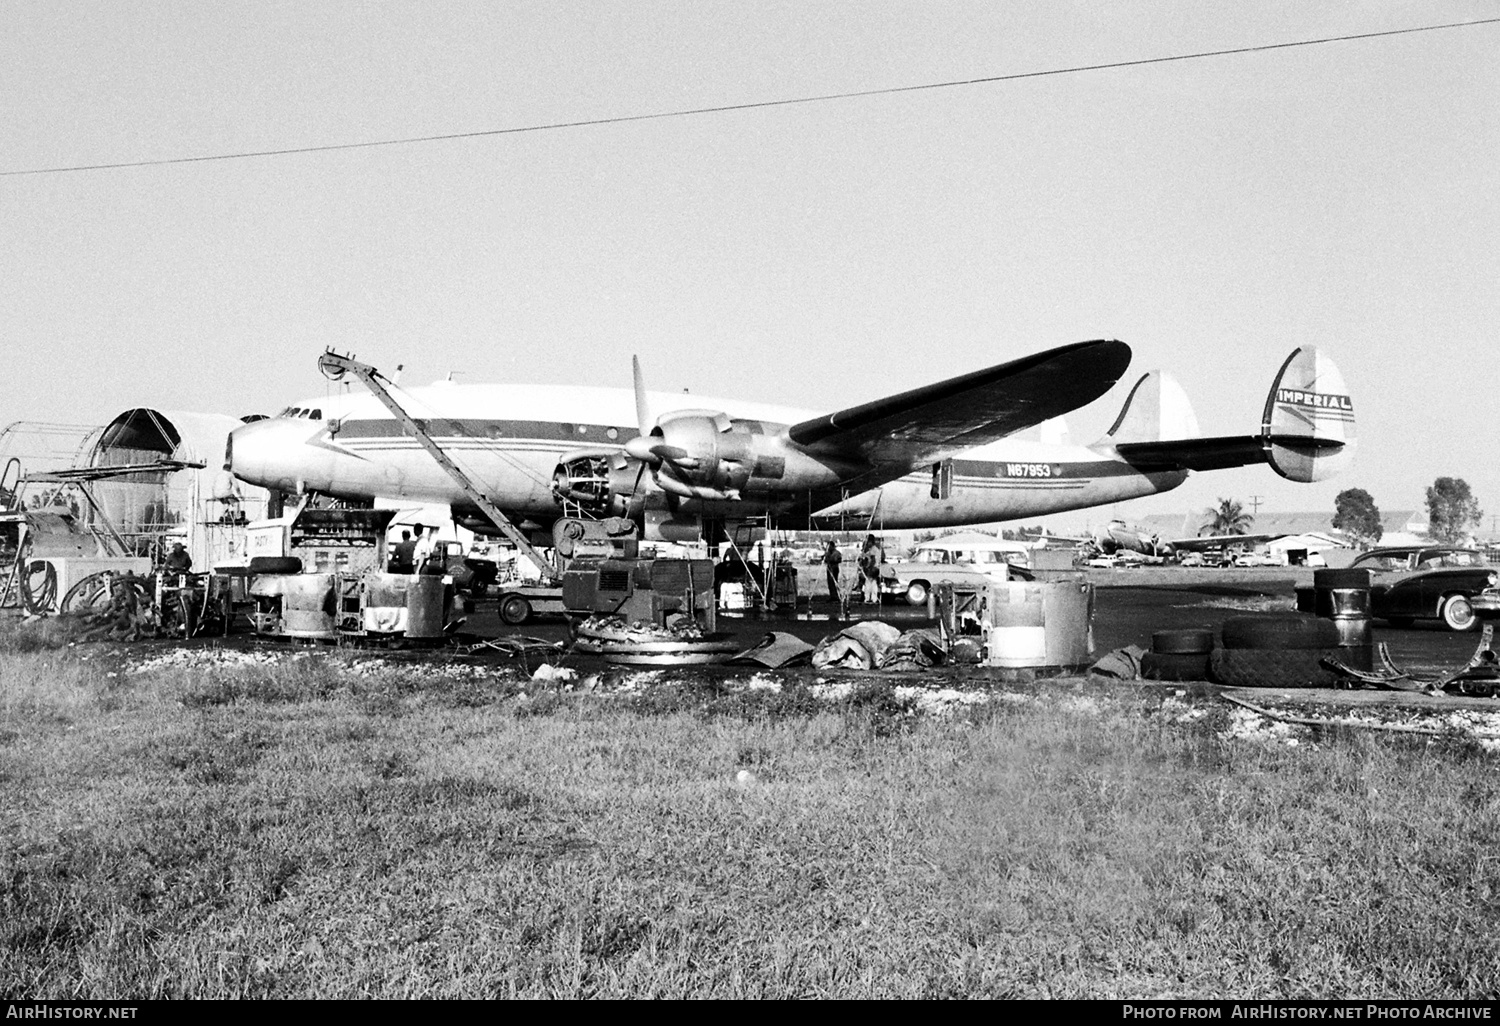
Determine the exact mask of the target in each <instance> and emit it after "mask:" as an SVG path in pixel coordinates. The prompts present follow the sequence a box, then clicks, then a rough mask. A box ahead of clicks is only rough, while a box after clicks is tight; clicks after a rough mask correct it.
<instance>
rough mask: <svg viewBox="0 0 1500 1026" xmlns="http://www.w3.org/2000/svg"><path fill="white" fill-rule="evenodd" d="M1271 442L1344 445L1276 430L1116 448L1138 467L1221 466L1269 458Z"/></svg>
mask: <svg viewBox="0 0 1500 1026" xmlns="http://www.w3.org/2000/svg"><path fill="white" fill-rule="evenodd" d="M1270 444H1278V445H1286V446H1290V447H1293V448H1296V449H1297V450H1299V451H1300V450H1305V449H1329V450H1337V449H1342V448H1343V447H1344V443H1343V442H1338V441H1332V440H1329V439H1322V438H1308V437H1305V436H1296V437H1294V436H1282V435H1277V434H1265V435H1238V436H1228V437H1222V438H1179V439H1175V440H1169V441H1162V442H1120V443H1118V444H1116V445H1115V452H1117V453H1119V454H1120V458H1121V459H1123V460H1125V461H1126V462H1128V463H1129V464H1130V465H1131V466H1134V467H1138V468H1140V469H1141V470H1224V469H1225V468H1227V467H1243V466H1246V465H1247V464H1250V463H1266V462H1268V461H1269V458H1270V457H1269V453H1270V448H1269V445H1270Z"/></svg>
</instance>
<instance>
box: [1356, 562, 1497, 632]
mask: <svg viewBox="0 0 1500 1026" xmlns="http://www.w3.org/2000/svg"><path fill="white" fill-rule="evenodd" d="M1349 568H1350V569H1351V570H1369V571H1371V572H1372V574H1373V577H1372V581H1371V585H1370V614H1371V615H1372V616H1377V617H1379V618H1380V619H1382V620H1385V621H1386V622H1387V623H1389V624H1390V625H1391V626H1393V627H1408V626H1410V625H1411V624H1412V622H1413V621H1415V620H1424V619H1436V620H1441V621H1442V622H1443V624H1444V625H1445V626H1446V627H1447V628H1448V629H1449V630H1453V631H1468V630H1473V629H1474V628H1475V627H1477V626H1478V625H1479V617H1478V615H1477V614H1476V612H1475V600H1476V599H1477V598H1478V596H1479V595H1480V594H1481V593H1482V592H1484V591H1485V590H1486V589H1488V588H1494V587H1495V586H1496V585H1497V584H1500V573H1497V572H1496V569H1495V568H1494V567H1492V566H1490V565H1489V563H1487V562H1486V561H1485V557H1484V553H1482V552H1480V551H1479V550H1478V549H1466V548H1459V547H1456V546H1451V545H1420V546H1405V547H1400V548H1384V549H1371V550H1370V551H1369V552H1365V553H1362V554H1360V555H1359V556H1358V557H1356V558H1355V560H1354V562H1353V563H1351V564H1349Z"/></svg>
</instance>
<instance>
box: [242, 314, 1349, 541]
mask: <svg viewBox="0 0 1500 1026" xmlns="http://www.w3.org/2000/svg"><path fill="white" fill-rule="evenodd" d="M1129 362H1130V348H1129V347H1128V346H1127V345H1125V344H1124V343H1123V342H1117V341H1094V342H1080V343H1075V344H1072V345H1067V346H1062V347H1059V348H1057V349H1052V350H1048V351H1046V352H1043V353H1039V354H1036V355H1034V356H1028V357H1024V358H1022V359H1019V360H1012V361H1010V362H1008V363H1003V364H998V365H996V366H993V367H989V368H986V369H984V370H979V371H975V372H973V373H970V374H965V375H962V376H960V377H956V378H951V379H949V380H946V381H941V382H938V383H936V384H932V385H927V386H924V387H922V388H917V389H913V390H911V391H908V392H903V393H901V394H899V395H894V396H890V397H888V398H885V399H879V400H876V401H874V402H869V403H864V404H862V405H859V406H853V407H849V408H847V409H843V410H839V411H837V412H835V413H823V414H819V413H814V412H810V411H803V410H792V409H787V408H783V407H774V406H768V405H764V404H757V403H749V402H744V401H739V400H727V399H725V400H717V399H706V398H703V397H697V396H684V395H675V394H662V393H649V392H647V391H646V390H645V388H644V386H643V383H642V381H641V377H640V373H639V366H638V365H637V368H636V378H635V388H634V390H627V389H604V388H586V387H577V388H570V387H558V386H541V385H459V384H452V383H440V384H437V385H434V386H431V387H427V388H417V389H411V390H409V391H401V390H394V393H395V394H396V395H397V397H398V398H399V399H400V400H401V402H402V404H403V406H404V407H405V409H406V410H407V412H408V413H409V414H410V415H411V416H412V417H414V418H417V419H418V420H419V421H420V422H422V423H423V424H424V425H425V429H426V430H427V432H428V433H429V434H430V435H431V436H432V437H433V438H434V439H435V440H436V441H437V442H438V444H439V445H441V447H442V448H443V450H444V451H445V452H446V453H447V454H448V455H449V456H451V457H452V459H453V460H454V461H455V462H456V463H458V464H459V465H460V466H461V467H462V468H463V469H464V471H465V472H466V473H467V474H468V475H469V476H470V477H471V478H472V479H473V480H474V481H475V482H477V483H478V484H479V486H480V487H481V489H482V490H483V491H484V493H485V496H486V498H487V499H488V500H489V501H490V502H491V503H493V504H494V505H495V506H498V507H499V508H500V509H501V510H503V511H504V512H505V514H506V515H507V516H508V517H509V518H511V519H512V521H513V522H515V523H517V524H522V523H529V524H531V525H532V526H533V527H535V528H538V529H545V528H547V527H548V526H549V525H550V524H551V523H552V522H553V521H555V520H556V519H558V518H559V517H562V516H568V515H582V516H595V517H604V516H625V517H630V518H632V519H635V520H636V521H637V522H639V523H641V524H642V526H643V528H644V533H645V537H647V538H648V539H664V540H690V539H697V538H699V537H703V538H706V539H708V540H709V541H717V540H719V539H720V538H722V537H723V534H724V531H725V528H726V526H729V525H734V524H737V523H743V522H747V521H751V520H755V519H757V518H767V519H768V520H769V522H770V526H773V527H778V528H782V529H796V528H808V527H827V526H830V525H833V526H840V525H842V526H847V527H859V528H860V529H864V528H866V527H868V528H871V529H901V528H923V527H948V526H956V525H961V524H973V523H989V522H995V521H1004V520H1013V519H1017V518H1023V517H1031V516H1037V515H1043V514H1048V513H1057V512H1062V511H1066V510H1073V509H1082V508H1086V507H1090V506H1097V505H1102V504H1108V503H1114V502H1120V501H1123V500H1126V499H1131V498H1136V497H1139V496H1143V495H1149V494H1152V493H1155V492H1162V491H1167V490H1169V489H1171V488H1175V487H1177V486H1178V485H1179V484H1181V483H1182V482H1183V481H1184V480H1186V478H1187V476H1188V474H1189V473H1190V472H1191V471H1194V470H1215V469H1221V468H1226V467H1234V466H1242V465H1246V464H1251V463H1262V462H1264V463H1269V464H1270V465H1271V466H1272V468H1273V469H1274V470H1275V471H1276V472H1277V473H1279V474H1280V475H1282V476H1283V477H1286V478H1288V479H1290V480H1294V481H1318V480H1323V479H1325V478H1327V477H1329V476H1332V475H1333V474H1334V473H1336V472H1337V471H1338V470H1339V469H1340V468H1342V467H1343V466H1344V465H1345V464H1346V463H1347V462H1348V460H1349V458H1350V457H1351V455H1352V452H1353V448H1354V413H1353V407H1352V404H1351V402H1350V400H1349V397H1348V394H1347V391H1346V389H1345V387H1344V383H1343V379H1342V377H1341V375H1340V374H1339V372H1338V370H1337V368H1336V367H1335V366H1334V364H1333V362H1332V361H1331V360H1329V359H1328V358H1327V357H1326V356H1324V355H1323V354H1322V353H1320V352H1319V351H1318V350H1316V349H1313V348H1302V349H1297V350H1294V351H1293V352H1292V354H1291V355H1290V356H1288V357H1287V359H1286V361H1285V362H1284V363H1283V364H1282V366H1281V368H1280V370H1279V372H1278V373H1277V374H1276V377H1275V380H1274V382H1273V384H1272V387H1271V391H1270V393H1269V395H1268V396H1267V398H1266V403H1265V408H1264V415H1263V417H1262V423H1261V425H1260V429H1259V431H1258V432H1256V433H1253V434H1245V435H1233V436H1219V437H1210V438H1203V437H1199V432H1198V425H1197V420H1196V417H1195V416H1194V415H1193V412H1192V408H1191V406H1190V405H1189V403H1188V401H1187V397H1186V396H1185V395H1184V394H1183V392H1182V389H1181V387H1180V386H1178V384H1177V383H1176V381H1175V380H1174V379H1172V378H1171V377H1170V376H1168V375H1166V374H1163V373H1162V372H1160V371H1152V372H1150V373H1148V374H1145V375H1143V376H1142V377H1141V378H1140V379H1139V380H1138V381H1137V382H1136V384H1135V386H1134V387H1133V388H1132V389H1131V391H1130V394H1129V396H1128V397H1127V399H1126V401H1125V404H1124V407H1123V408H1122V409H1121V411H1120V414H1119V416H1118V417H1117V418H1116V419H1115V421H1114V424H1113V425H1112V426H1111V428H1110V429H1109V430H1108V432H1106V434H1105V435H1104V437H1102V438H1100V439H1099V440H1098V441H1097V442H1095V443H1094V444H1092V445H1088V446H1077V445H1056V444H1047V443H1043V442H1037V441H1026V440H1020V439H1015V438H1010V437H1008V436H1011V435H1014V434H1015V433H1017V432H1020V431H1023V430H1025V429H1027V428H1029V427H1034V426H1036V425H1038V424H1040V423H1042V422H1043V421H1046V420H1049V419H1051V418H1054V417H1057V416H1059V415H1061V414H1063V413H1066V412H1068V411H1071V410H1074V409H1077V408H1079V407H1081V406H1084V405H1086V404H1088V403H1090V402H1092V401H1094V400H1095V399H1098V398H1099V397H1101V396H1102V395H1104V393H1105V392H1107V391H1108V390H1109V389H1110V387H1112V386H1113V385H1114V384H1115V383H1116V381H1118V380H1119V379H1120V378H1121V377H1122V376H1123V375H1124V373H1125V371H1126V369H1127V367H1128V366H1129ZM689 404H691V405H689ZM225 467H226V469H229V470H231V471H233V473H234V474H235V476H237V477H239V478H240V479H242V480H244V481H247V482H250V483H252V484H257V485H262V486H265V487H269V488H275V489H279V490H281V491H283V492H294V493H303V492H318V493H322V494H326V495H329V496H333V497H336V498H340V499H346V500H355V501H361V500H370V499H374V498H377V497H380V498H388V499H406V500H413V501H418V502H441V503H448V504H450V505H451V506H452V507H453V508H454V513H455V516H456V517H458V518H460V519H465V518H468V519H469V520H472V519H473V518H474V516H475V515H476V514H477V512H478V511H477V509H476V508H475V507H474V504H473V503H472V502H471V501H469V500H468V499H467V498H466V496H465V494H464V493H463V491H462V490H461V489H460V488H458V487H457V486H456V485H455V483H454V482H453V480H452V479H450V478H449V477H448V476H447V474H445V473H444V472H443V471H442V469H441V468H439V467H438V466H437V465H436V463H435V462H434V461H433V460H432V458H431V457H430V456H428V454H427V453H426V452H424V451H423V450H422V449H421V448H420V447H419V445H418V443H417V442H416V440H415V439H413V438H411V437H409V436H407V435H406V433H405V432H404V430H403V428H402V426H401V424H400V422H399V421H397V420H396V419H394V418H393V417H392V415H391V414H390V413H389V412H388V411H387V410H386V409H385V408H384V407H382V406H381V405H380V404H379V403H378V402H377V400H376V399H375V398H374V397H372V396H369V395H364V394H344V395H335V396H330V397H326V398H321V399H309V400H304V401H302V402H300V403H297V404H295V405H293V406H290V407H288V408H287V409H285V410H283V411H282V412H281V413H280V414H278V415H277V416H275V417H273V418H268V419H266V420H262V421H257V422H255V423H253V424H247V425H245V426H244V427H241V428H239V429H237V430H235V431H234V432H233V434H232V435H231V437H230V440H229V445H228V449H227V451H226V454H225Z"/></svg>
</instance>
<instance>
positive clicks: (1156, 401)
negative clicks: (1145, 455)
mask: <svg viewBox="0 0 1500 1026" xmlns="http://www.w3.org/2000/svg"><path fill="white" fill-rule="evenodd" d="M1197 437H1198V418H1197V416H1196V415H1195V414H1194V413H1193V405H1192V403H1190V402H1188V397H1187V393H1186V392H1184V391H1183V390H1182V386H1181V385H1179V384H1178V383H1177V379H1176V378H1174V377H1172V375H1170V374H1167V373H1165V372H1163V371H1151V372H1150V373H1148V374H1145V375H1143V376H1142V377H1141V380H1139V381H1137V382H1136V383H1135V387H1134V388H1132V389H1131V390H1130V395H1129V396H1127V397H1126V399H1125V405H1124V406H1123V407H1121V408H1120V415H1119V416H1118V417H1116V418H1115V423H1114V426H1112V427H1111V428H1110V429H1109V432H1108V434H1106V435H1105V437H1104V438H1103V439H1101V441H1103V442H1108V443H1109V444H1111V445H1119V444H1120V443H1122V442H1159V441H1163V440H1165V439H1178V438H1197Z"/></svg>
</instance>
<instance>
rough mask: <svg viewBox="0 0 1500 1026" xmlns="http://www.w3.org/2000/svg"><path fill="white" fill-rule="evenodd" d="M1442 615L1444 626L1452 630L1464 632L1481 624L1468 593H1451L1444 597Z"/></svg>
mask: <svg viewBox="0 0 1500 1026" xmlns="http://www.w3.org/2000/svg"><path fill="white" fill-rule="evenodd" d="M1440 615H1441V616H1442V618H1443V626H1444V627H1447V628H1448V629H1449V630H1450V631H1455V632H1458V633H1462V632H1464V631H1472V630H1474V628H1476V627H1478V626H1479V617H1478V616H1475V615H1474V606H1473V604H1472V603H1471V602H1470V601H1469V597H1468V596H1467V595H1449V596H1448V597H1447V598H1445V599H1443V605H1442V608H1441V610H1440Z"/></svg>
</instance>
